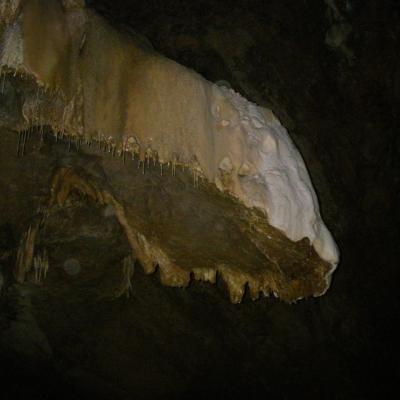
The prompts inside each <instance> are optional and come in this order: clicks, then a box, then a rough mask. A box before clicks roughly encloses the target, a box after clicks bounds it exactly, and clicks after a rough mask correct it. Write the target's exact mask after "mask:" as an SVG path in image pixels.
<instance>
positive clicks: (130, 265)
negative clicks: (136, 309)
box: [115, 254, 135, 299]
mask: <svg viewBox="0 0 400 400" xmlns="http://www.w3.org/2000/svg"><path fill="white" fill-rule="evenodd" d="M134 271H135V260H134V258H133V257H132V254H130V255H128V256H126V257H125V258H124V259H123V260H122V271H121V272H122V276H121V285H120V287H119V288H118V290H117V293H116V296H115V297H121V296H126V298H127V299H129V298H130V297H131V295H132V291H133V288H132V278H133V273H134Z"/></svg>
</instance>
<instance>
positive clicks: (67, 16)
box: [0, 0, 338, 302]
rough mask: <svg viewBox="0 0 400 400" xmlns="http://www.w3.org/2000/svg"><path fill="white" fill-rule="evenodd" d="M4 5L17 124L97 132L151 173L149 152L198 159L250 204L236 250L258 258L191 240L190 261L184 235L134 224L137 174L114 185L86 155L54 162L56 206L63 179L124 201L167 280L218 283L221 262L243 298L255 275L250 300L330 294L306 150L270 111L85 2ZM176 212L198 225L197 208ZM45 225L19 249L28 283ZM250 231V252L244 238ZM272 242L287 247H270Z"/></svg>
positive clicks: (153, 158) (233, 291)
mask: <svg viewBox="0 0 400 400" xmlns="http://www.w3.org/2000/svg"><path fill="white" fill-rule="evenodd" d="M2 4H3V6H2V16H1V18H2V22H3V28H2V29H3V32H2V36H1V53H0V64H1V66H2V68H3V72H4V73H5V74H6V78H5V79H7V82H9V81H10V79H11V78H10V77H11V76H12V77H15V79H14V80H13V81H12V82H11V83H12V84H14V85H17V86H18V87H19V89H20V90H22V92H23V99H22V102H23V104H22V116H23V120H22V121H21V124H20V125H21V126H22V129H24V130H27V129H31V128H32V127H35V126H37V127H39V129H42V128H41V127H43V126H49V127H51V129H52V130H53V132H54V134H55V135H56V136H57V137H58V136H59V135H61V136H62V137H66V138H67V140H68V141H69V142H73V143H74V144H75V145H77V147H81V144H82V142H84V143H85V144H86V145H87V146H90V145H91V144H92V143H96V146H98V147H99V148H100V149H103V150H104V151H105V152H106V153H111V154H113V155H115V154H117V155H118V156H120V157H122V159H123V162H124V164H125V165H126V168H127V170H129V166H128V165H127V164H128V161H127V160H126V159H127V158H128V159H129V160H131V159H133V160H134V159H136V160H137V163H138V167H139V169H141V170H143V173H145V170H146V169H147V170H149V169H150V164H152V165H153V167H154V166H155V165H156V164H157V168H158V169H159V171H160V175H161V176H162V175H163V174H165V173H167V171H166V169H167V168H170V170H171V173H172V175H173V176H176V172H177V168H183V169H184V168H187V169H189V171H190V174H191V175H192V176H193V184H194V186H195V188H197V187H198V186H199V180H200V179H205V180H206V181H207V182H208V183H212V184H215V185H216V187H217V188H218V189H219V190H220V191H221V193H223V194H227V195H231V196H233V197H234V198H235V199H238V200H239V201H240V202H241V204H242V205H239V204H238V205H234V202H232V205H230V206H228V205H227V206H226V207H227V209H228V208H229V207H230V208H231V210H232V211H231V214H232V215H236V218H237V221H239V225H243V226H241V227H239V230H240V231H241V232H246V233H245V234H244V235H245V236H246V238H243V241H242V242H238V243H237V248H240V250H239V251H243V253H244V254H248V255H249V256H246V257H244V256H243V255H242V254H239V255H238V254H236V253H237V251H233V252H232V255H233V256H234V257H235V258H237V259H238V261H237V262H231V261H230V257H231V256H228V255H226V254H223V252H220V254H218V255H216V254H215V255H214V254H213V251H212V250H210V254H209V255H208V257H207V258H209V260H210V261H206V260H204V256H203V257H200V258H199V259H198V260H197V261H196V260H195V256H194V254H195V253H196V249H195V246H194V248H193V249H192V251H191V252H190V254H192V256H193V257H192V259H191V260H190V261H189V260H185V258H187V257H186V256H183V257H182V255H183V254H184V246H183V247H178V246H175V248H172V246H171V245H170V244H169V243H168V240H165V239H161V238H157V239H156V238H154V237H153V238H150V237H149V234H145V231H148V230H149V227H148V226H147V227H142V228H140V229H138V227H137V226H136V225H137V223H135V222H134V221H133V220H134V217H132V216H128V215H126V213H125V211H124V208H130V210H131V212H130V214H132V215H133V214H134V213H135V209H134V201H133V200H131V198H133V197H135V196H137V193H136V191H132V190H131V189H130V187H131V186H132V187H135V186H136V185H134V183H133V181H132V182H127V184H126V188H125V193H124V194H122V193H118V194H114V192H115V191H116V192H119V190H118V189H117V190H116V189H113V190H111V191H110V190H107V189H106V185H105V182H100V181H99V180H98V179H97V181H96V183H94V182H93V178H92V177H91V176H90V174H88V172H87V168H86V167H85V166H80V169H76V168H75V166H73V165H72V166H69V167H68V168H69V169H68V168H67V169H65V170H63V169H60V170H59V171H53V174H54V178H53V179H55V181H56V187H54V186H53V187H52V188H51V190H52V196H51V198H50V199H49V203H48V204H47V205H46V206H45V207H51V205H52V204H53V203H54V202H55V200H54V199H58V191H64V190H65V191H66V194H62V195H61V197H62V201H61V203H63V202H64V201H65V199H66V198H67V197H68V194H69V192H70V191H71V190H72V189H73V188H75V186H76V188H77V189H79V190H82V191H83V192H84V193H86V194H87V195H89V196H91V197H92V198H93V199H94V200H96V201H99V202H100V203H101V204H104V203H107V204H108V205H109V206H113V207H115V208H116V210H117V211H116V215H117V217H118V219H119V221H120V223H121V224H122V225H123V226H124V229H125V231H126V234H127V236H128V239H129V241H130V243H131V245H132V250H133V251H134V253H135V256H136V257H138V259H139V260H140V262H141V264H142V265H143V267H144V268H145V270H146V271H147V272H149V273H150V272H153V271H154V266H155V265H159V266H160V270H161V280H162V282H163V283H165V284H167V285H171V286H183V287H184V286H187V285H188V283H189V281H190V273H193V274H194V277H195V278H197V279H202V280H204V279H207V280H210V281H215V275H216V274H217V273H219V274H221V276H222V277H223V279H224V280H225V282H226V283H227V285H228V288H229V292H230V297H231V299H232V301H234V302H240V300H241V298H242V297H243V294H244V291H245V287H246V285H248V286H249V290H250V292H251V293H252V297H253V298H258V296H259V293H260V292H262V293H264V294H265V295H268V294H269V293H270V292H272V293H274V294H275V295H276V296H279V297H281V298H283V299H286V300H290V301H293V300H297V299H299V298H302V297H305V296H310V295H320V294H322V293H325V291H326V290H327V288H328V287H329V283H330V277H331V274H332V272H333V270H334V269H335V268H336V265H337V263H338V250H337V247H336V244H335V243H334V241H333V239H332V236H331V234H330V233H329V231H328V230H327V228H326V226H325V225H324V223H323V221H322V219H321V216H320V212H319V206H318V200H317V197H316V194H315V192H314V189H313V187H312V184H311V181H310V178H309V176H308V172H307V170H306V167H305V164H304V162H303V159H302V157H301V156H300V153H299V152H298V150H297V149H296V148H295V146H294V144H293V142H292V141H291V139H290V137H289V135H288V134H287V132H286V130H285V128H284V127H283V126H282V125H281V124H280V123H279V121H278V120H277V118H276V117H275V116H274V115H273V113H272V112H271V111H270V110H268V109H263V108H261V107H258V106H256V105H255V104H253V103H250V102H248V101H247V100H245V99H244V98H243V97H241V96H240V95H239V94H238V93H236V92H234V91H233V90H232V89H227V88H225V87H220V86H218V85H215V84H213V83H211V82H209V81H206V80H205V79H203V78H202V77H200V76H199V75H198V74H196V73H195V72H193V71H191V70H189V69H187V68H185V67H182V66H180V65H179V64H177V63H175V62H173V61H171V60H168V59H166V58H164V57H162V56H160V55H157V54H155V53H154V52H152V51H150V50H147V49H143V48H142V47H141V45H140V43H139V42H137V41H136V40H135V39H134V37H131V36H129V35H127V34H125V35H124V34H122V33H120V32H118V31H116V30H115V29H114V28H112V27H111V26H109V25H108V24H107V23H106V22H105V21H104V20H103V18H101V17H99V16H98V15H96V14H95V13H93V12H92V11H90V10H87V9H86V8H84V7H83V5H82V4H80V3H79V2H78V3H77V2H72V3H71V2H62V1H39V2H38V1H33V0H32V1H28V2H24V3H23V4H21V5H18V4H16V3H15V2H3V3H2ZM18 81H19V82H18ZM21 126H18V124H17V125H16V126H11V128H14V129H18V128H19V129H21ZM21 143H22V152H23V153H24V152H25V149H24V147H25V145H26V135H25V134H20V143H19V144H18V146H17V147H18V150H17V152H19V148H20V146H21ZM85 151H86V152H87V151H88V149H86V150H85ZM129 164H132V162H131V161H129ZM82 171H83V172H82ZM105 174H106V175H107V172H105ZM118 175H120V176H121V177H122V179H125V180H126V177H128V176H129V175H130V173H129V172H125V171H124V169H122V168H121V170H120V171H118V172H116V171H113V173H112V176H108V177H107V181H108V182H110V183H111V185H112V184H113V183H114V182H116V181H118V180H119V179H121V178H119V177H118ZM64 181H65V182H64ZM205 186H207V185H204V187H205ZM135 190H136V188H135ZM208 190H211V188H209V189H208ZM128 192H130V195H129V196H127V193H128ZM122 198H123V200H122ZM57 201H58V203H59V204H60V200H59V199H58V200H57ZM200 204H201V203H200V202H199V204H198V206H199V207H200ZM244 207H246V209H244ZM206 208H207V207H206ZM240 208H243V210H240ZM118 210H121V211H120V212H118ZM257 210H260V211H261V214H257V213H258V211H257ZM220 214H221V216H222V215H223V214H224V211H223V210H221V211H220ZM216 217H217V213H216ZM181 218H184V219H187V220H188V221H189V222H190V223H191V220H190V218H192V217H190V216H188V215H185V216H183V215H182V216H181ZM143 220H145V218H143ZM37 224H43V221H42V220H41V221H40V222H37ZM144 225H145V224H144ZM246 225H247V227H246ZM251 226H253V228H250V227H251ZM38 229H39V228H38V226H30V227H29V228H28V231H27V232H26V237H25V239H24V241H25V242H24V243H21V246H22V247H21V248H22V249H25V250H21V254H20V256H19V258H18V261H17V267H16V269H17V271H16V278H17V280H18V281H19V282H22V281H23V280H24V274H25V272H27V271H29V268H30V266H31V264H32V260H33V257H34V249H33V243H34V242H35V236H36V233H37V230H38ZM251 230H252V231H251ZM279 231H281V232H283V234H284V236H286V237H287V240H286V239H284V237H283V236H282V234H281V233H280V232H279ZM186 232H188V231H185V230H182V231H181V233H180V235H186ZM271 232H273V234H271ZM156 236H162V235H156ZM229 236H230V235H229V234H228V232H226V238H225V240H226V241H228V242H230V241H231V242H232V240H231V239H230V238H229ZM206 238H207V239H206ZM203 240H208V241H211V237H210V235H207V234H205V235H204V239H203ZM282 240H283V241H282ZM190 241H191V242H192V243H195V242H200V241H201V239H200V238H196V239H194V238H190ZM246 241H249V242H250V243H252V246H253V247H254V249H253V250H251V249H248V250H247V249H246ZM212 242H213V243H214V245H216V244H217V242H215V241H212ZM275 242H279V246H278V247H281V249H280V250H278V249H277V248H275V249H274V250H270V249H272V248H274V247H276V243H275ZM283 242H285V244H283ZM307 243H309V246H310V247H312V248H310V249H308V245H307ZM186 251H188V250H186ZM280 252H281V253H286V255H282V256H281V255H279V253H280ZM315 252H316V253H317V255H318V256H319V260H318V256H316V255H315ZM179 253H180V254H181V256H180V255H179ZM252 253H253V254H254V255H251V254H252ZM293 256H294V257H293ZM252 257H256V258H257V257H259V259H258V260H257V261H256V260H255V259H254V260H251V258H252ZM182 258H183V259H182ZM246 258H247V259H246ZM241 259H243V260H244V262H241V261H240V260H241ZM284 260H288V261H284ZM285 263H288V266H285V265H284V264H285ZM307 263H308V264H309V266H307ZM255 265H256V266H255ZM271 265H272V266H273V267H272V268H271ZM287 268H289V270H290V269H293V268H295V269H296V273H295V274H293V273H288V271H286V269H287ZM302 269H303V270H304V273H303V276H301V274H302V273H301V272H300V271H301V270H302ZM273 270H277V271H279V272H278V274H277V275H276V271H275V272H272V271H273ZM310 271H311V273H312V274H313V275H314V276H313V277H312V278H311V275H310ZM312 271H314V272H312ZM271 274H272V275H271ZM275 275H276V276H275ZM307 280H309V281H310V283H306V282H307Z"/></svg>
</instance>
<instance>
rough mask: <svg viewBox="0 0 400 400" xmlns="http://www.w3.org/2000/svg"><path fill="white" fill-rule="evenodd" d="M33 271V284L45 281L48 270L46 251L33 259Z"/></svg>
mask: <svg viewBox="0 0 400 400" xmlns="http://www.w3.org/2000/svg"><path fill="white" fill-rule="evenodd" d="M33 270H34V280H35V283H37V284H39V283H42V282H43V281H44V280H45V279H46V277H47V272H48V270H49V255H48V253H47V250H46V249H44V250H43V252H41V253H38V254H37V255H36V256H35V257H34V258H33Z"/></svg>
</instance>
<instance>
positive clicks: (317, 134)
mask: <svg viewBox="0 0 400 400" xmlns="http://www.w3.org/2000/svg"><path fill="white" fill-rule="evenodd" d="M86 3H87V5H88V6H89V7H91V8H93V9H95V10H96V11H97V12H99V13H100V14H101V15H103V16H104V17H105V18H106V19H107V20H108V21H110V23H111V24H113V25H115V27H116V28H117V29H120V30H123V31H126V34H131V33H132V32H133V31H134V32H136V33H137V34H139V35H142V36H143V37H145V38H146V39H143V40H148V41H149V42H150V43H151V45H152V46H153V48H154V49H155V50H156V51H158V52H160V53H161V54H163V55H165V56H167V57H169V58H171V59H173V60H175V61H177V62H179V63H180V64H183V65H185V66H187V67H190V68H192V69H194V70H195V71H197V72H199V73H200V74H202V75H203V76H204V77H205V78H207V79H208V80H210V81H213V82H217V81H227V82H229V83H230V85H231V86H232V87H233V88H234V89H235V90H236V91H238V92H240V93H241V94H242V95H243V96H245V97H246V98H248V99H250V100H251V101H253V102H256V103H257V104H260V105H263V106H265V107H268V108H270V109H272V110H273V112H274V113H275V114H276V115H277V116H278V117H279V119H280V121H281V122H282V124H283V125H284V126H285V127H286V128H287V129H288V132H289V134H290V135H291V137H292V139H293V140H294V142H295V143H296V145H297V146H298V148H299V149H300V151H301V153H302V155H303V157H304V159H305V162H306V165H307V167H308V170H309V172H310V175H311V177H312V180H313V184H314V187H315V189H316V191H317V193H318V197H319V200H320V206H321V209H322V214H323V217H324V220H325V222H326V224H327V226H328V227H329V229H330V230H331V232H332V233H333V235H334V237H335V239H336V241H337V243H338V246H339V248H340V251H341V260H340V264H339V266H338V269H337V270H336V272H335V274H334V276H333V281H332V286H331V288H330V289H329V290H328V292H327V293H326V294H325V295H324V296H322V297H316V298H309V299H305V300H301V301H300V302H298V303H297V304H286V303H284V302H281V301H279V300H277V299H273V298H262V299H260V300H258V301H255V302H253V301H251V299H249V298H248V297H245V299H244V300H243V302H242V303H241V304H239V305H233V304H230V303H229V301H228V299H227V297H226V294H225V290H224V287H223V285H221V284H220V283H218V284H217V285H216V286H211V285H208V284H205V283H193V284H192V285H191V286H190V287H189V288H188V289H185V290H182V289H174V288H167V287H163V286H162V285H161V284H160V283H159V278H158V277H157V276H150V277H149V276H144V274H143V272H142V271H141V270H140V269H139V268H136V270H135V276H134V280H133V295H132V297H131V298H130V299H127V300H125V299H120V300H118V301H115V300H114V301H111V302H110V301H106V300H104V299H100V300H96V301H94V300H93V298H94V297H93V298H92V297H90V294H91V293H94V292H96V290H97V289H96V285H97V284H99V285H100V283H99V282H100V281H101V279H103V278H104V277H107V276H108V275H107V273H108V270H107V269H103V270H102V272H101V276H100V275H99V274H97V275H96V273H95V272H94V271H90V272H88V273H82V274H81V275H80V278H79V279H80V280H78V278H76V279H77V280H76V282H75V284H74V285H75V286H74V287H75V289H73V290H72V289H70V288H69V287H68V286H67V285H65V284H63V283H62V282H61V280H57V276H56V277H55V278H54V279H55V281H54V282H55V283H56V284H55V287H53V288H51V289H44V292H43V293H41V294H38V293H36V292H35V293H33V294H31V295H30V297H29V296H28V295H27V294H26V293H25V292H24V290H25V291H26V292H28V291H29V288H28V289H21V288H18V285H13V286H11V287H9V288H7V290H5V289H4V290H3V292H2V296H1V302H0V352H1V353H0V354H1V356H2V360H1V364H0V365H1V367H0V371H1V375H0V376H1V388H0V397H1V398H2V399H19V398H27V397H28V396H29V398H31V399H32V398H33V399H53V398H58V399H63V398H68V399H80V398H82V399H83V398H91V397H93V398H97V399H153V398H159V399H187V398H210V399H212V398H221V399H235V398H241V399H253V398H272V399H292V398H300V399H301V398H315V399H370V398H385V397H388V396H389V393H391V391H392V390H394V389H396V382H397V381H398V379H399V378H400V377H399V363H398V355H397V351H396V350H397V349H396V347H397V343H395V336H396V334H395V326H396V323H397V322H398V316H399V300H398V288H397V284H398V278H399V276H398V260H399V256H400V252H399V249H400V247H399V244H400V240H399V233H400V232H399V224H400V212H399V206H398V204H399V200H400V199H399V193H400V190H399V189H400V187H399V182H400V158H399V152H400V139H399V135H398V132H399V111H398V110H399V106H400V59H399V57H398V54H399V53H400V41H399V39H400V7H399V5H398V2H396V1H389V0H386V1H385V0H384V1H379V0H365V1H361V0H347V1H342V0H338V1H333V0H332V1H325V2H324V1H323V0H304V1H294V0H248V1H245V0H242V1H240V0H237V1H225V0H219V1H210V0H197V1H183V0H175V1H174V0H148V1H136V0H130V1H128V0H125V1H123V0H87V2H86ZM331 3H332V4H335V5H336V7H337V10H338V11H339V13H340V17H338V16H337V15H334V14H335V13H334V12H333V11H332V10H331V9H330V5H329V4H331ZM341 27H342V28H343V27H344V28H346V29H344V31H345V33H344V34H343V35H344V36H343V37H340V35H341V34H342V33H341V31H340V28H341ZM334 28H338V29H339V30H338V31H335V29H334ZM335 35H336V36H337V37H339V38H338V39H337V40H329V37H330V36H335ZM336 36H335V37H334V39H335V38H336ZM1 162H2V161H1V160H0V164H1ZM24 165H25V168H28V169H29V168H30V167H32V168H34V167H35V166H34V165H30V164H29V158H27V161H26V162H25V164H24ZM5 168H6V165H2V168H1V169H2V173H3V174H4V169H5ZM9 174H10V176H11V175H12V174H15V171H10V172H9ZM15 184H16V185H18V182H15ZM1 188H2V189H1V190H2V192H1V193H0V195H1V197H3V196H7V195H8V194H7V192H6V193H4V192H3V189H4V187H3V186H2V187H1ZM0 201H1V200H0ZM26 207H29V204H27V205H26ZM85 207H88V209H87V210H86V209H85ZM71 212H72V211H71ZM73 212H74V213H75V214H74V215H70V216H69V221H70V224H71V225H73V224H74V223H76V224H79V221H80V219H79V218H80V217H79V215H77V213H78V214H79V212H80V213H81V214H82V215H83V214H84V215H85V216H87V215H90V214H92V215H93V220H94V221H99V220H100V218H97V217H96V215H97V214H96V213H100V212H101V210H98V209H97V208H96V207H95V206H93V207H89V206H83V211H82V208H81V211H79V210H78V211H76V210H75V211H73ZM15 214H18V210H15ZM13 218H14V217H13V215H1V219H0V268H3V269H4V271H6V270H7V268H9V265H8V264H7V263H11V262H13V260H14V261H15V258H13V257H15V255H14V256H11V255H10V254H15V248H16V247H17V245H18V240H19V239H18V238H19V235H20V233H21V230H22V228H21V226H18V225H17V226H15V225H13V221H14V219H13ZM82 218H83V217H82ZM101 224H102V223H100V222H98V223H97V222H96V223H94V222H93V224H92V225H90V224H89V225H90V226H89V225H88V228H87V229H89V230H92V231H100V230H101V231H102V232H105V233H104V234H103V235H102V236H101V235H100V236H101V237H99V238H98V242H93V243H92V242H90V243H87V244H86V245H85V248H84V249H83V250H82V251H83V252H84V254H83V255H82V257H83V258H85V257H86V258H87V259H91V257H92V258H93V260H94V261H93V264H96V263H100V261H99V260H100V259H104V260H105V261H104V262H106V261H107V262H108V261H109V262H111V261H110V260H113V259H115V257H116V256H115V254H114V255H113V256H111V255H109V254H108V253H107V251H104V250H101V246H103V245H104V246H105V243H109V242H110V241H111V242H113V243H114V242H115V246H114V247H115V249H116V250H115V251H116V252H117V253H118V252H120V253H121V255H123V254H124V251H123V250H121V249H124V246H126V244H125V243H122V242H121V240H120V239H119V235H120V233H119V231H118V228H117V227H115V226H105V225H101ZM48 229H49V231H51V230H52V229H53V231H51V232H56V233H55V234H54V237H55V238H54V243H57V227H56V226H55V227H49V228H48ZM65 229H66V230H67V231H68V232H69V230H72V228H71V227H68V226H67V227H65ZM69 240H70V241H71V243H72V242H73V234H72V233H71V234H70V236H69ZM68 243H69V242H68ZM68 243H67V242H66V243H62V242H58V243H57V246H58V248H59V250H58V251H59V252H60V254H61V253H62V251H63V246H68ZM71 246H72V245H71ZM66 251H69V252H70V251H72V250H71V249H68V250H66ZM13 252H14V253H13ZM96 257H97V259H96ZM107 257H109V258H107ZM96 260H97V261H96ZM73 267H74V266H72V267H71V268H73ZM50 268H51V267H50ZM0 271H1V269H0ZM57 274H61V272H57ZM110 279H111V278H110ZM28 286H29V285H28ZM28 297H29V300H28V299H27V298H28ZM96 299H97V297H96ZM43 354H45V355H43ZM395 392H396V390H395Z"/></svg>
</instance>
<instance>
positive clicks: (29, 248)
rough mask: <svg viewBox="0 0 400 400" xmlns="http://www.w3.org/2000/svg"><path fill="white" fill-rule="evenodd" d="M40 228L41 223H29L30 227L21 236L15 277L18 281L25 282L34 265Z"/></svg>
mask: <svg viewBox="0 0 400 400" xmlns="http://www.w3.org/2000/svg"><path fill="white" fill-rule="evenodd" d="M38 230H39V223H33V224H31V225H29V228H28V229H27V230H26V231H25V232H24V233H23V235H22V237H21V240H20V243H19V247H18V251H17V261H16V263H15V268H14V278H15V280H16V281H17V282H18V283H23V282H24V281H25V277H26V274H27V272H28V271H29V270H30V269H31V267H32V263H33V255H34V251H35V239H36V234H37V232H38Z"/></svg>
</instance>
